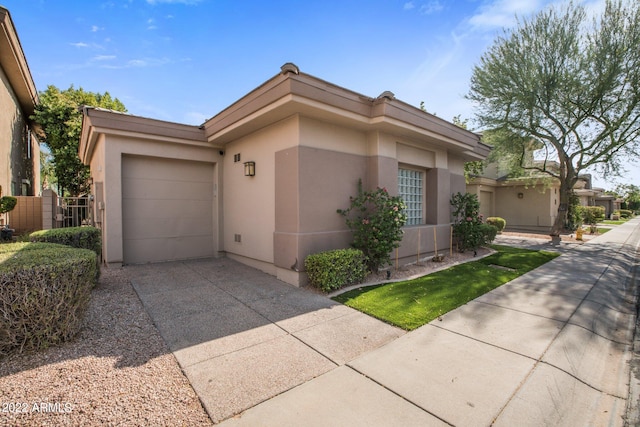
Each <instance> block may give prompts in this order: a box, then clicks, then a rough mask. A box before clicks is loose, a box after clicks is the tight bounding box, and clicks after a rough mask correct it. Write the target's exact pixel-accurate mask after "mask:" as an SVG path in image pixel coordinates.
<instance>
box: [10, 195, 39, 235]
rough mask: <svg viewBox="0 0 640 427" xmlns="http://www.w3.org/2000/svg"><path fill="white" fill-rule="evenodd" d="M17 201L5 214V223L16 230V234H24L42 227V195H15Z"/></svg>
mask: <svg viewBox="0 0 640 427" xmlns="http://www.w3.org/2000/svg"><path fill="white" fill-rule="evenodd" d="M16 199H18V203H16V207H15V208H13V210H12V211H11V212H9V213H8V214H7V223H8V224H9V225H10V226H11V228H13V229H14V230H16V231H15V232H16V234H24V233H28V232H31V231H35V230H41V229H42V197H36V196H16Z"/></svg>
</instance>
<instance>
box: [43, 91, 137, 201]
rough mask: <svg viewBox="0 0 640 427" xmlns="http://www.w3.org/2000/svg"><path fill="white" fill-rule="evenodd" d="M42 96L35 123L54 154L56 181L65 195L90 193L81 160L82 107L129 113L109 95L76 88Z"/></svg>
mask: <svg viewBox="0 0 640 427" xmlns="http://www.w3.org/2000/svg"><path fill="white" fill-rule="evenodd" d="M39 96H40V103H39V104H38V105H37V106H36V110H35V113H34V115H33V116H32V119H33V120H35V122H36V123H38V124H39V125H40V127H41V129H42V134H41V135H40V137H41V139H42V140H43V141H44V142H45V143H46V144H47V146H48V147H49V149H50V151H51V155H52V165H53V171H52V174H53V175H54V176H55V181H56V182H57V183H58V186H59V189H60V191H61V192H62V193H63V194H69V195H73V196H77V195H79V194H83V193H86V192H87V191H88V190H89V188H88V178H89V167H88V166H86V165H83V164H82V162H81V161H80V158H79V157H78V145H79V143H80V133H81V131H82V112H81V107H82V106H85V105H89V106H93V107H101V108H106V109H110V110H115V111H120V112H126V111H127V110H126V108H125V107H124V104H123V103H122V102H120V100H119V99H118V98H112V97H111V95H110V94H109V92H105V93H104V94H100V93H93V92H86V91H85V90H83V89H82V88H79V89H75V88H74V87H73V85H71V86H70V87H69V89H67V90H63V91H61V90H60V89H58V88H57V87H55V86H48V87H47V90H46V91H44V92H41V93H40V94H39Z"/></svg>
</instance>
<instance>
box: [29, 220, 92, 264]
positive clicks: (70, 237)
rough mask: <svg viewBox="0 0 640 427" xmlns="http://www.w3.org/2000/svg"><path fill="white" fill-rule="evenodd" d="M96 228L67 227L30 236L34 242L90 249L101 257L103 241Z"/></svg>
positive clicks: (41, 231)
mask: <svg viewBox="0 0 640 427" xmlns="http://www.w3.org/2000/svg"><path fill="white" fill-rule="evenodd" d="M100 236H101V233H100V229H99V228H96V227H67V228H53V229H51V230H40V231H35V232H33V233H31V234H30V235H29V240H31V241H32V242H48V243H59V244H61V245H66V246H71V247H73V248H82V249H90V250H92V251H94V252H95V253H96V255H98V257H100V254H101V252H102V240H101V237H100Z"/></svg>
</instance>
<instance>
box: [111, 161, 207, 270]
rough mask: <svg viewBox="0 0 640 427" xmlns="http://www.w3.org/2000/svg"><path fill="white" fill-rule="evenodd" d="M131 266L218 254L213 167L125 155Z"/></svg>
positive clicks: (126, 228) (124, 200)
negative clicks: (216, 250)
mask: <svg viewBox="0 0 640 427" xmlns="http://www.w3.org/2000/svg"><path fill="white" fill-rule="evenodd" d="M122 194H123V198H122V232H123V252H124V262H125V263H127V264H135V263H144V262H158V261H169V260H176V259H187V258H199V257H207V256H213V254H214V240H215V239H214V228H213V223H214V217H213V215H214V209H213V164H212V163H204V162H195V161H184V160H176V159H159V158H151V157H149V158H147V157H134V156H123V159H122Z"/></svg>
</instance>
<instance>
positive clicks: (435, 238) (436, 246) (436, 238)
mask: <svg viewBox="0 0 640 427" xmlns="http://www.w3.org/2000/svg"><path fill="white" fill-rule="evenodd" d="M433 246H434V247H435V250H436V259H438V233H436V227H435V226H434V227H433Z"/></svg>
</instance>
